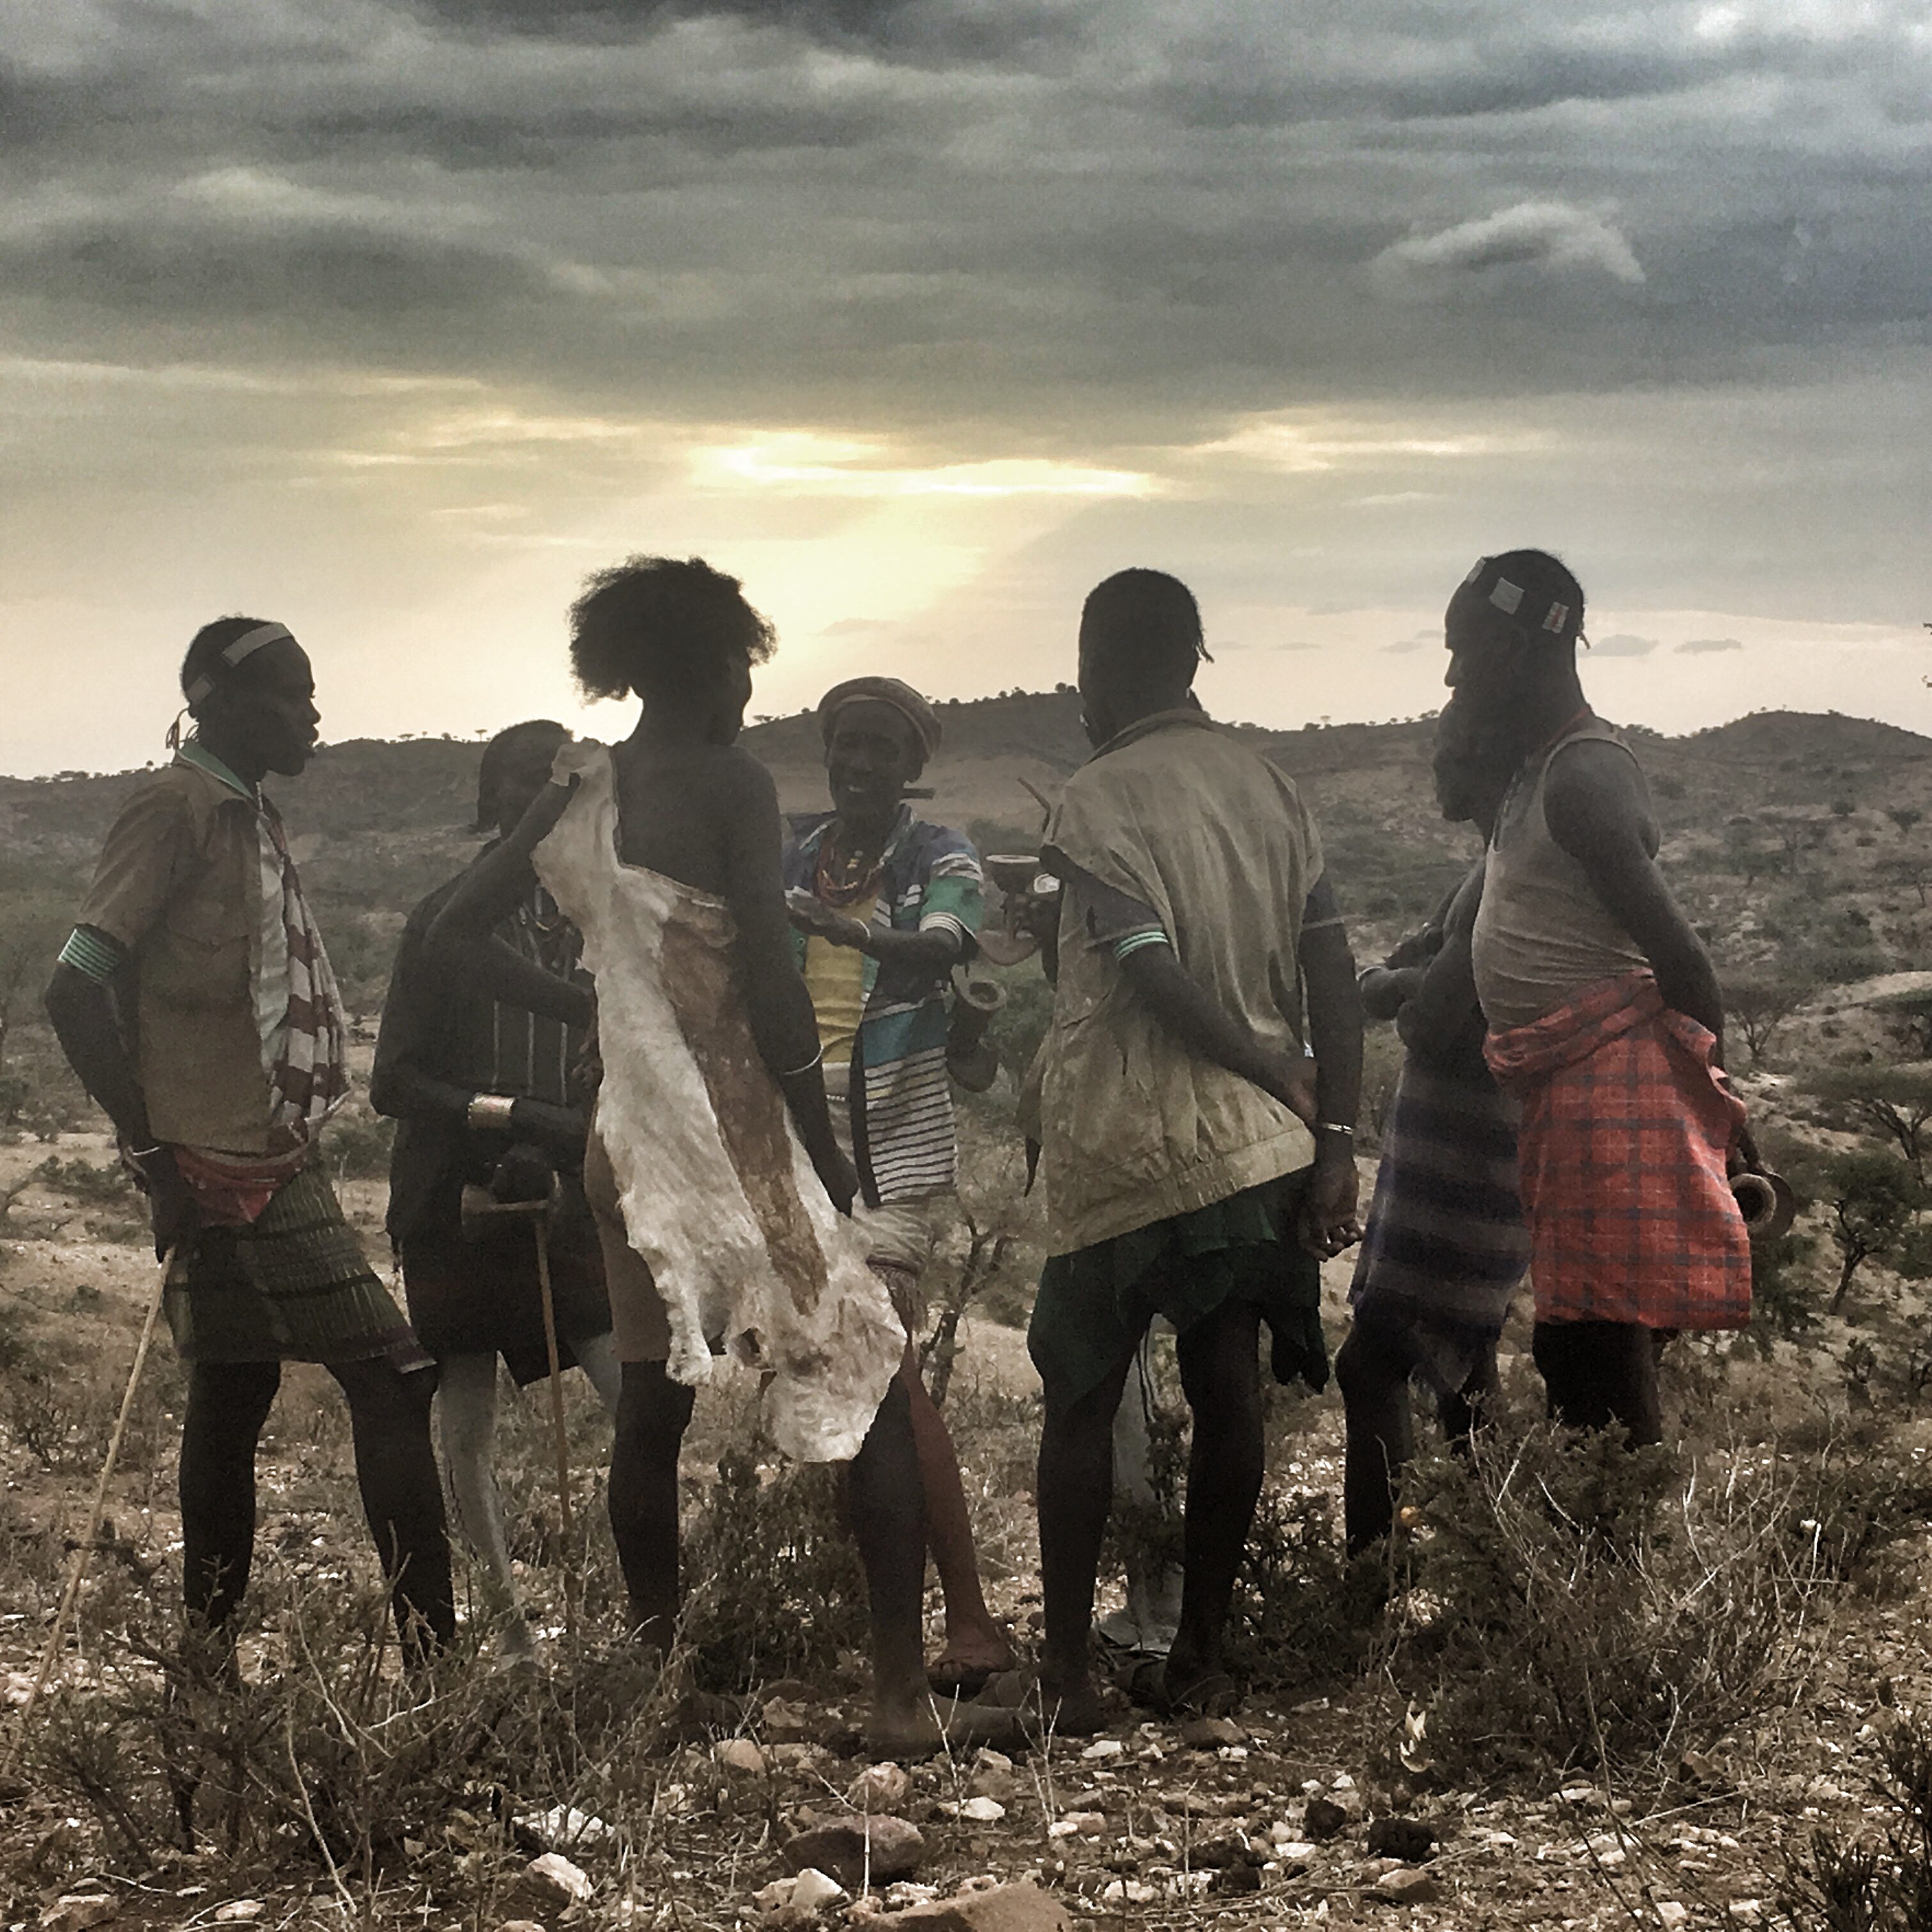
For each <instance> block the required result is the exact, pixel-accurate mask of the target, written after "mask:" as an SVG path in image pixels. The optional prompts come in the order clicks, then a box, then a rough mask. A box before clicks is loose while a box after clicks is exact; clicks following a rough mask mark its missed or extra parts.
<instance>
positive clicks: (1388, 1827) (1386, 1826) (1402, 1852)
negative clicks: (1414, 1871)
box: [1369, 1818, 1436, 1865]
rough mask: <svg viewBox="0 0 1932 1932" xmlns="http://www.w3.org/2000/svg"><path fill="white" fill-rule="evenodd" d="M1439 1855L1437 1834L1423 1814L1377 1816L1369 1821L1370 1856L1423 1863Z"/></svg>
mask: <svg viewBox="0 0 1932 1932" xmlns="http://www.w3.org/2000/svg"><path fill="white" fill-rule="evenodd" d="M1435 1855H1436V1834H1435V1833H1434V1832H1433V1831H1432V1830H1430V1828H1429V1826H1427V1825H1425V1824H1424V1823H1423V1822H1422V1820H1421V1819H1420V1818H1376V1819H1374V1820H1371V1821H1370V1825H1369V1856H1370V1858H1400V1860H1401V1861H1402V1862H1403V1864H1406V1865H1419V1864H1421V1863H1422V1862H1423V1861H1424V1859H1425V1858H1433V1857H1434V1856H1435Z"/></svg>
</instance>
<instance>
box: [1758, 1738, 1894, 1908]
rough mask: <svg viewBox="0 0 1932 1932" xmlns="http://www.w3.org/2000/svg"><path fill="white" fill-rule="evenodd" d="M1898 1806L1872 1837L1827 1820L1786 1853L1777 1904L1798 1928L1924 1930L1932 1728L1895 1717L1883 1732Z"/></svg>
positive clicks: (1888, 1773)
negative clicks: (1843, 1829)
mask: <svg viewBox="0 0 1932 1932" xmlns="http://www.w3.org/2000/svg"><path fill="white" fill-rule="evenodd" d="M1884 1756H1885V1777H1886V1781H1887V1782H1888V1784H1890V1785H1891V1796H1892V1798H1893V1799H1894V1802H1895V1803H1896V1805H1897V1808H1898V1817H1897V1821H1896V1822H1895V1823H1892V1824H1891V1825H1889V1826H1887V1827H1886V1829H1885V1835H1884V1836H1883V1838H1882V1839H1880V1840H1879V1841H1876V1842H1873V1841H1872V1840H1870V1839H1868V1838H1855V1837H1846V1836H1843V1835H1841V1833H1840V1832H1838V1830H1836V1829H1834V1828H1832V1827H1830V1826H1822V1825H1821V1826H1819V1827H1818V1828H1817V1829H1816V1830H1815V1831H1814V1832H1813V1833H1812V1834H1811V1841H1810V1842H1809V1843H1808V1844H1806V1845H1805V1846H1802V1848H1800V1849H1798V1850H1796V1851H1795V1852H1791V1853H1790V1855H1789V1857H1788V1862H1787V1870H1786V1874H1785V1881H1784V1885H1782V1886H1781V1888H1780V1889H1779V1894H1778V1905H1779V1906H1780V1908H1781V1910H1782V1912H1784V1915H1785V1916H1786V1917H1787V1918H1788V1919H1789V1920H1790V1921H1791V1923H1792V1924H1793V1925H1794V1926H1796V1927H1798V1928H1799V1932H1928V1928H1932V1728H1928V1727H1927V1724H1926V1723H1925V1722H1924V1720H1923V1719H1919V1720H1918V1721H1906V1722H1903V1723H1901V1724H1899V1725H1898V1727H1897V1728H1896V1729H1895V1730H1894V1731H1893V1732H1892V1733H1891V1736H1889V1737H1888V1738H1887V1739H1885V1747H1884Z"/></svg>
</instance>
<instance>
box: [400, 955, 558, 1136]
mask: <svg viewBox="0 0 1932 1932" xmlns="http://www.w3.org/2000/svg"><path fill="white" fill-rule="evenodd" d="M505 950H506V951H510V952H511V953H513V956H514V949H511V948H508V947H506V948H505ZM443 958H444V956H443V955H441V954H432V953H431V949H430V947H429V946H428V941H427V936H426V935H425V933H424V932H422V930H421V929H418V928H416V927H414V926H412V927H411V929H410V930H409V931H407V932H405V933H404V935H403V941H402V944H401V946H400V947H398V949H397V951H396V964H395V970H394V971H393V972H392V974H391V976H390V980H389V997H388V998H386V1000H384V1001H383V1024H382V1027H381V1030H380V1031H379V1032H378V1033H377V1037H376V1060H375V1064H374V1067H372V1068H371V1071H370V1075H369V1104H370V1106H372V1107H373V1108H374V1109H375V1110H376V1112H377V1113H379V1114H386V1115H390V1116H391V1117H392V1118H395V1119H396V1120H399V1121H408V1120H419V1121H444V1122H451V1123H455V1124H466V1123H467V1121H468V1119H469V1103H470V1102H471V1101H472V1100H475V1097H476V1095H477V1094H478V1091H480V1090H478V1088H473V1087H465V1086H463V1085H460V1084H459V1083H458V1082H455V1081H452V1080H446V1079H444V1078H443V1076H441V1075H440V1074H439V1073H435V1072H434V1071H433V1067H434V1062H435V1060H436V1058H437V1055H436V1054H435V1052H434V1047H433V1043H432V1041H431V1028H432V1025H433V1022H434V1016H435V1013H436V1010H437V1008H436V1004H435V1002H436V1001H437V990H438V989H437V983H436V982H437V980H439V979H442V978H443V977H444V976H443V975H441V974H439V967H440V965H442V963H443ZM520 963H522V964H524V965H528V964H529V962H527V961H522V962H520ZM536 970H538V971H541V969H536ZM541 977H543V978H544V980H550V977H551V976H550V974H542V975H541ZM426 980H427V981H428V983H426ZM504 1133H505V1138H506V1139H509V1140H524V1141H531V1142H535V1144H536V1145H538V1146H540V1147H541V1148H543V1150H544V1152H545V1153H546V1154H549V1155H550V1156H552V1157H554V1158H556V1159H560V1160H564V1161H565V1162H567V1163H570V1164H571V1165H573V1166H574V1165H575V1164H576V1163H578V1162H580V1161H581V1160H582V1159H583V1145H584V1142H585V1139H586V1136H587V1135H588V1133H589V1116H588V1115H587V1114H586V1112H583V1110H582V1109H578V1108H575V1107H560V1106H556V1105H555V1104H554V1103H552V1102H550V1101H546V1100H532V1099H530V1098H529V1097H527V1096H520V1097H518V1098H517V1100H516V1102H515V1103H514V1106H512V1108H511V1112H510V1124H509V1126H508V1128H507V1129H506V1130H504Z"/></svg>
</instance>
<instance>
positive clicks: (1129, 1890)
mask: <svg viewBox="0 0 1932 1932" xmlns="http://www.w3.org/2000/svg"><path fill="white" fill-rule="evenodd" d="M1100 1897H1101V1899H1102V1900H1103V1902H1104V1903H1106V1904H1109V1905H1151V1904H1152V1903H1154V1900H1156V1899H1157V1898H1158V1897H1160V1893H1159V1892H1158V1891H1156V1890H1155V1888H1154V1887H1153V1886H1152V1885H1149V1884H1148V1882H1147V1880H1146V1879H1142V1878H1117V1879H1115V1881H1114V1882H1113V1883H1112V1885H1109V1886H1108V1887H1107V1888H1106V1891H1103V1892H1102V1893H1101V1894H1100Z"/></svg>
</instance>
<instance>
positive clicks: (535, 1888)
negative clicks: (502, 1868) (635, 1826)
mask: <svg viewBox="0 0 1932 1932" xmlns="http://www.w3.org/2000/svg"><path fill="white" fill-rule="evenodd" d="M517 1889H518V1891H519V1893H520V1899H519V1903H523V1904H525V1905H527V1906H529V1908H530V1909H531V1910H532V1912H563V1911H567V1910H568V1909H569V1908H570V1907H571V1906H573V1905H581V1904H582V1903H583V1902H584V1900H586V1899H587V1898H588V1897H589V1896H590V1894H591V1892H592V1890H593V1889H594V1888H593V1887H592V1885H591V1882H590V1877H589V1873H586V1871H584V1870H583V1868H582V1867H580V1866H578V1865H574V1864H571V1861H569V1860H568V1858H565V1856H564V1855H563V1854H562V1852H544V1855H543V1856H542V1857H541V1858H532V1859H531V1861H529V1864H526V1866H524V1867H523V1876H522V1877H521V1878H520V1879H519V1880H518V1881H517Z"/></svg>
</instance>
